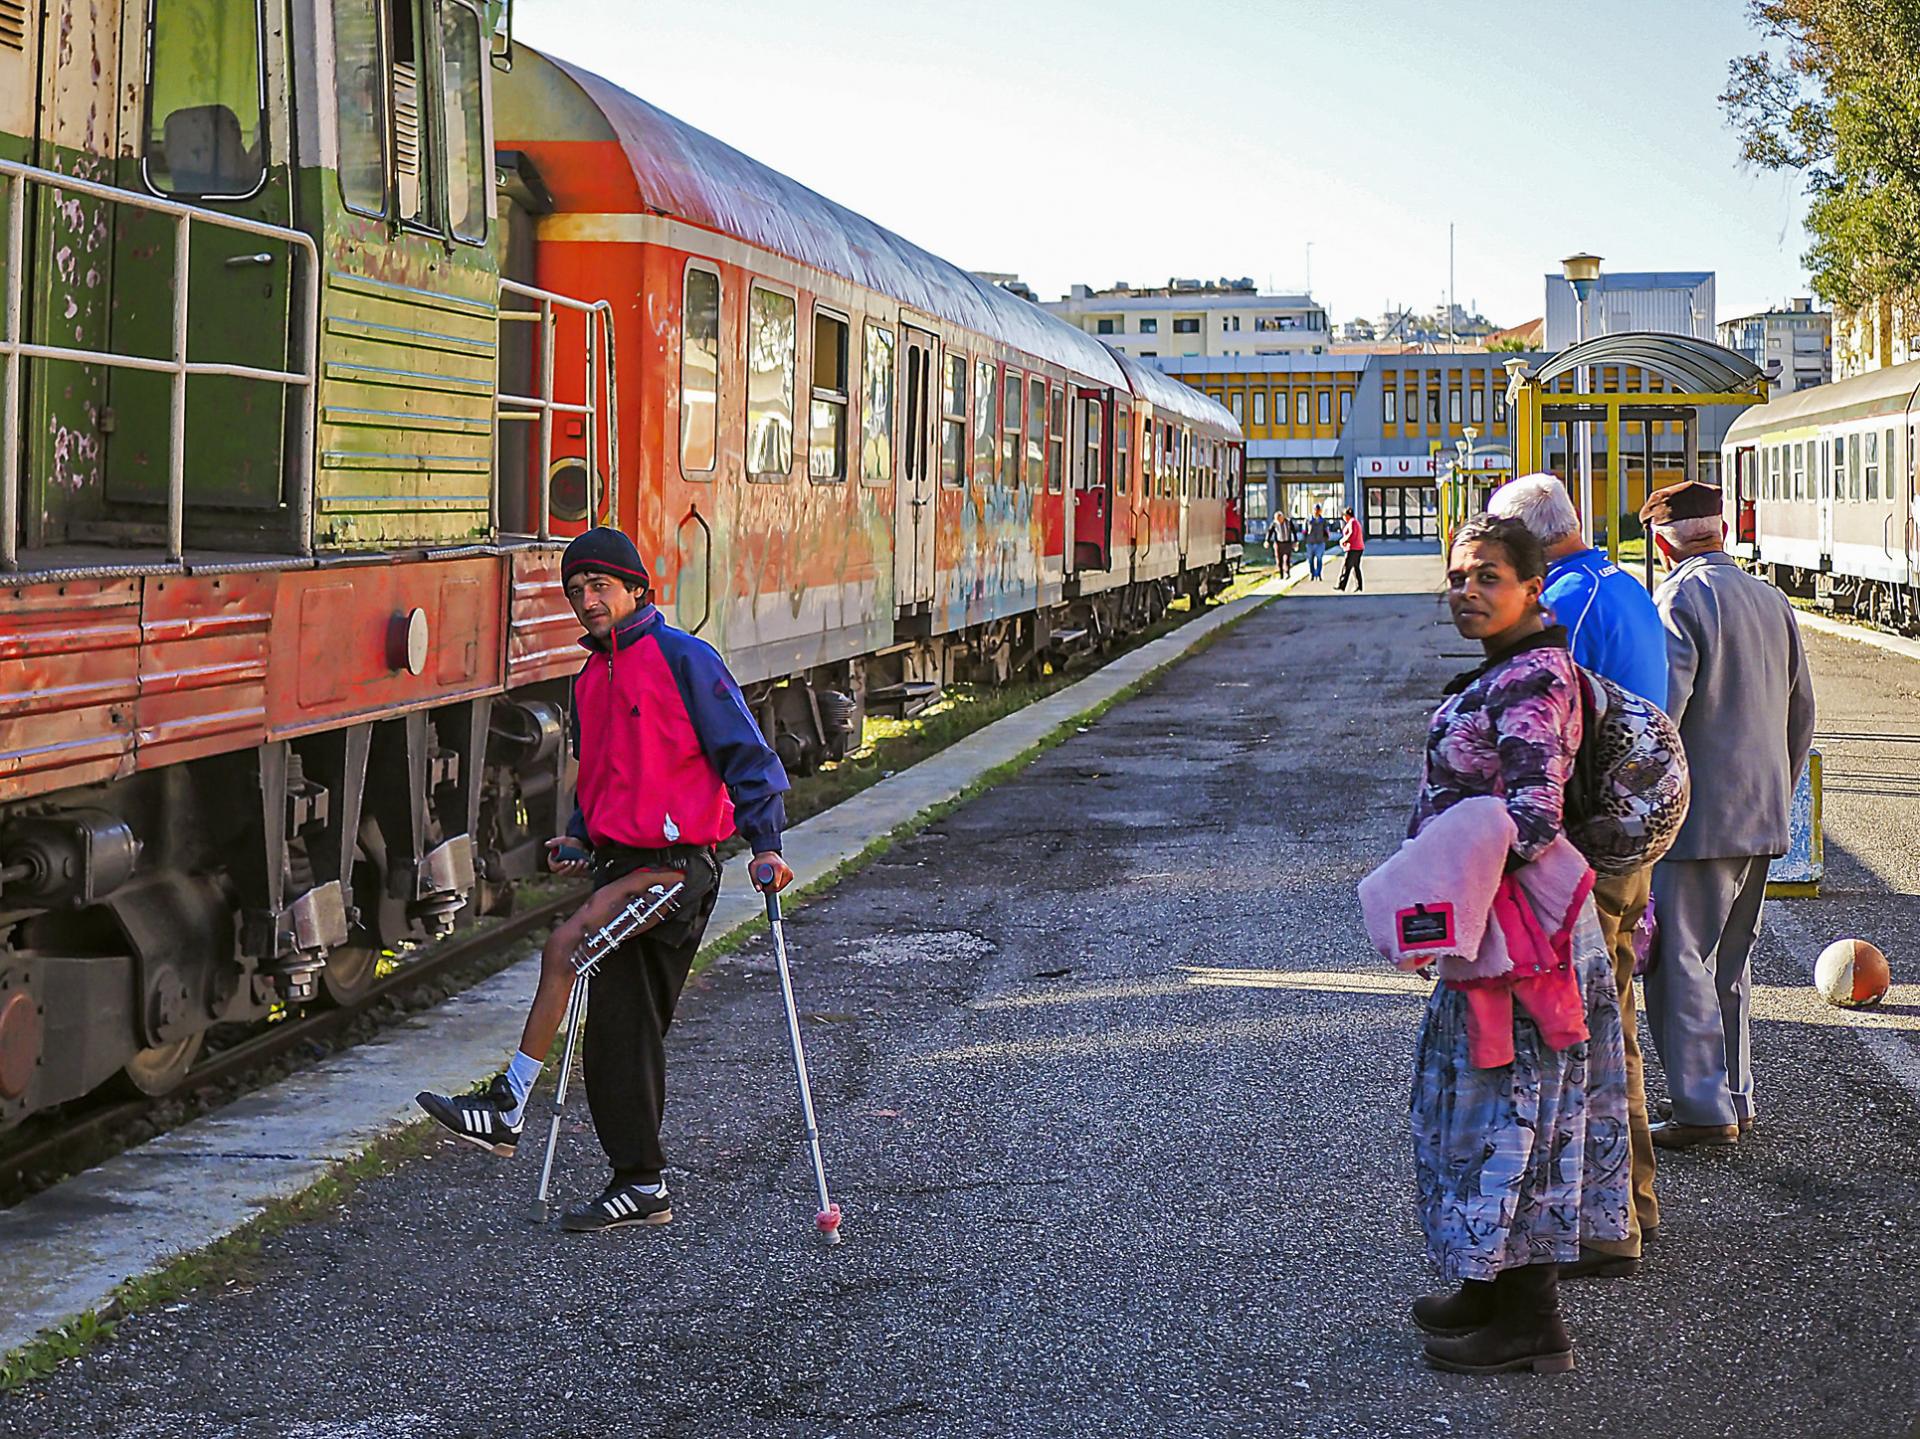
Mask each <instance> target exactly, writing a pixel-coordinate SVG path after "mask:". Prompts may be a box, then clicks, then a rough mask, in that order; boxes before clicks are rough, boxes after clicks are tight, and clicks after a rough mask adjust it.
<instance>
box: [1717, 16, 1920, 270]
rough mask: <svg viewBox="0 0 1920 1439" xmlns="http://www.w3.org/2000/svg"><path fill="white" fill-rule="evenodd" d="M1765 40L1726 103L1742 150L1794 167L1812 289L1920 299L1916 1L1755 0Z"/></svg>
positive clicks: (1732, 83)
mask: <svg viewBox="0 0 1920 1439" xmlns="http://www.w3.org/2000/svg"><path fill="white" fill-rule="evenodd" d="M1747 10H1748V14H1749V17H1750V18H1751V19H1752V21H1753V23H1754V25H1755V27H1756V28H1757V29H1758V30H1759V31H1760V33H1761V35H1762V37H1763V41H1762V43H1763V47H1764V48H1762V49H1761V50H1759V51H1758V52H1756V53H1754V54H1752V55H1744V56H1741V57H1740V58H1739V59H1736V60H1734V61H1733V62H1731V64H1730V65H1729V66H1728V76H1727V88H1726V90H1725V91H1724V92H1723V93H1722V94H1721V96H1720V104H1721V107H1722V109H1723V110H1724V112H1725V114H1726V116H1727V120H1728V122H1729V123H1730V124H1731V125H1732V126H1733V128H1734V130H1735V132H1736V133H1737V134H1738V135H1739V136H1740V148H1741V155H1742V157H1743V158H1744V159H1745V160H1746V161H1747V162H1748V163H1750V164H1753V165H1755V166H1758V167H1759V168H1761V169H1766V170H1798V171H1801V172H1802V173H1803V174H1804V175H1805V176H1806V183H1807V189H1808V192H1809V194H1810V196H1811V198H1812V203H1811V205H1810V206H1809V208H1808V211H1807V230H1808V233H1809V234H1810V235H1811V236H1812V240H1813V243H1812V246H1811V247H1810V248H1809V249H1808V250H1807V252H1806V254H1805V255H1804V256H1803V257H1802V258H1803V262H1804V263H1805V264H1806V266H1807V269H1808V271H1809V272H1810V273H1811V274H1812V277H1813V284H1814V288H1815V289H1817V290H1818V291H1819V292H1820V293H1821V294H1822V295H1823V296H1825V297H1826V298H1827V299H1829V300H1832V301H1834V302H1836V303H1838V304H1840V305H1843V306H1846V307H1849V308H1858V307H1861V306H1864V305H1866V304H1867V303H1868V302H1870V301H1873V300H1877V299H1882V298H1885V297H1889V296H1891V297H1895V298H1909V297H1912V296H1914V295H1916V294H1920V0H1748V5H1747Z"/></svg>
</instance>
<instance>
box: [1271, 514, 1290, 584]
mask: <svg viewBox="0 0 1920 1439" xmlns="http://www.w3.org/2000/svg"><path fill="white" fill-rule="evenodd" d="M1267 541H1268V543H1269V544H1271V545H1272V546H1273V562H1274V563H1275V564H1276V565H1278V566H1279V567H1280V574H1281V575H1282V577H1285V576H1286V575H1290V574H1292V573H1293V519H1292V517H1291V516H1288V515H1278V516H1276V517H1275V518H1274V521H1273V523H1272V524H1271V525H1269V526H1268V527H1267Z"/></svg>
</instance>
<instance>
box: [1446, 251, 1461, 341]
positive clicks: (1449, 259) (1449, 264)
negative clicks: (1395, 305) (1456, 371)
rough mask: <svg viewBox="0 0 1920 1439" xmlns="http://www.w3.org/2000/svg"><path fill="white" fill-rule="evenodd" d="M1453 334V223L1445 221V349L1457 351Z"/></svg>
mask: <svg viewBox="0 0 1920 1439" xmlns="http://www.w3.org/2000/svg"><path fill="white" fill-rule="evenodd" d="M1459 347H1460V346H1459V342H1458V340H1456V339H1455V337H1454V333H1453V221H1451V220H1449V221H1447V348H1448V349H1449V350H1457V349H1458V348H1459Z"/></svg>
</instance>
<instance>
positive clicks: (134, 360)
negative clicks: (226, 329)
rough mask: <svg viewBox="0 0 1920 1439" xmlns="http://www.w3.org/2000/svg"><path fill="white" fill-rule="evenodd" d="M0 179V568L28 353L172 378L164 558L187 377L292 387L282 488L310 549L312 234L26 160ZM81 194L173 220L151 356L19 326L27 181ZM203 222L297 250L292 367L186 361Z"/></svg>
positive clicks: (181, 468) (15, 481)
mask: <svg viewBox="0 0 1920 1439" xmlns="http://www.w3.org/2000/svg"><path fill="white" fill-rule="evenodd" d="M0 178H4V180H5V181H6V185H7V238H6V302H5V313H4V320H0V365H4V366H5V374H4V378H3V379H0V570H17V569H18V568H19V567H20V551H19V535H20V406H21V391H22V388H23V387H22V386H21V383H20V380H21V375H22V372H23V370H24V368H25V366H26V362H27V361H28V360H66V361H70V362H73V363H77V364H84V365H99V366H102V367H104V368H107V369H116V370H143V371H146V372H148V373H150V374H162V375H168V376H171V377H172V383H171V387H170V391H169V396H168V401H169V405H168V424H167V559H168V560H169V561H170V562H172V563H175V564H178V563H180V562H181V560H182V553H181V552H182V535H183V531H184V528H185V508H186V451H187V444H186V437H187V381H189V380H191V379H193V378H194V377H195V376H198V375H225V376H228V377H230V378H233V379H240V380H263V381H267V382H270V383H277V384H280V385H285V386H292V387H295V388H298V389H299V390H300V392H301V395H300V403H299V404H298V405H296V406H294V407H293V409H294V435H293V443H292V444H291V445H290V446H289V453H290V454H291V456H292V466H293V472H292V475H291V476H290V478H291V479H292V482H293V484H292V492H291V494H290V496H289V500H290V508H291V517H292V523H293V534H292V541H293V547H294V549H295V550H296V551H297V552H298V553H299V554H302V555H309V554H312V553H313V532H312V525H311V517H312V511H313V411H314V357H315V354H316V352H317V347H316V345H315V337H316V335H317V334H318V332H319V325H320V267H319V263H318V255H317V252H316V251H315V248H314V244H313V241H312V240H311V239H310V238H309V237H308V236H306V235H304V234H302V233H301V232H300V231H298V230H289V229H287V228H285V227H284V226H281V225H268V224H264V223H262V222H261V221H258V220H247V219H242V218H240V217H239V216H237V215H223V214H221V213H220V212H219V211H217V210H206V209H202V208H200V207H199V206H197V205H183V204H181V203H179V202H178V201H176V200H162V199H159V198H158V197H156V196H152V195H142V194H139V193H137V192H135V191H132V190H122V189H119V188H117V187H115V186H112V185H102V184H99V183H97V182H95V181H92V180H82V179H80V178H78V177H77V176H73V175H60V174H56V173H55V172H54V171H52V170H43V169H40V168H39V167H38V166H34V165H23V164H20V163H18V162H16V161H12V160H0ZM29 185H34V186H38V187H40V188H41V189H43V190H46V191H50V192H54V193H60V194H68V195H85V196H89V197H91V198H93V199H96V200H106V201H110V202H111V203H113V204H116V205H129V206H132V207H133V208H134V209H138V210H145V211H147V212H149V213H150V214H155V215H164V216H167V217H168V218H170V219H171V220H172V221H173V236H174V241H173V245H174V248H173V337H172V345H171V354H170V355H169V356H168V357H167V358H165V359H161V358H159V357H157V356H150V355H123V354H117V353H114V352H112V351H107V350H88V349H82V348H80V347H78V346H73V345H43V344H37V343H33V342H30V341H29V340H28V339H27V338H26V334H25V329H24V326H25V303H24V301H25V294H24V292H25V286H26V278H25V271H26V264H25V261H26V214H27V204H26V201H27V187H28V186H29ZM196 224H199V225H212V226H214V227H216V228H218V229H223V230H237V231H239V232H240V233H242V234H246V235H258V236H260V237H261V238H262V239H268V240H280V241H284V242H285V243H286V244H287V245H288V247H289V253H291V254H297V255H299V256H300V257H301V267H300V268H301V270H302V281H303V288H304V292H305V294H304V303H303V305H302V307H301V313H300V316H299V319H298V321H297V322H296V323H295V324H294V326H293V328H292V337H293V340H294V341H295V345H296V348H295V349H294V350H293V351H292V352H291V355H290V358H294V359H295V360H296V362H297V363H298V364H299V365H300V366H301V368H299V369H297V370H295V369H288V370H269V369H262V368H260V367H258V366H254V365H229V364H221V363H215V362H210V361H204V360H193V359H190V358H189V357H188V355H187V321H188V317H189V315H190V314H191V311H192V294H191V289H192V287H191V284H190V282H189V273H190V272H189V270H188V263H189V260H190V258H191V255H192V238H193V227H194V226H195V225H196Z"/></svg>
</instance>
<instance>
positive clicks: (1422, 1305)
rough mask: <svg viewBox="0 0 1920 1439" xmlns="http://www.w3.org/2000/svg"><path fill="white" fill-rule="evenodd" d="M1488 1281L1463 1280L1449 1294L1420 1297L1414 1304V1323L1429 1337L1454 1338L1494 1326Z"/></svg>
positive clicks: (1490, 1287) (1490, 1288) (1492, 1299)
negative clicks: (1489, 1325) (1435, 1335)
mask: <svg viewBox="0 0 1920 1439" xmlns="http://www.w3.org/2000/svg"><path fill="white" fill-rule="evenodd" d="M1493 1315H1494V1287H1493V1283H1492V1281H1491V1280H1487V1279H1465V1280H1462V1281H1461V1283H1460V1287H1459V1288H1458V1289H1456V1290H1454V1291H1453V1293H1451V1294H1423V1295H1421V1296H1420V1297H1419V1298H1418V1299H1416V1300H1414V1301H1413V1322H1414V1323H1415V1324H1417V1325H1419V1326H1420V1327H1421V1328H1422V1329H1424V1330H1426V1331H1427V1333H1429V1334H1438V1335H1441V1336H1442V1337H1445V1338H1453V1337H1456V1336H1458V1335H1461V1334H1471V1333H1473V1331H1474V1330H1476V1329H1479V1328H1481V1327H1483V1326H1484V1325H1487V1324H1490V1323H1492V1322H1493Z"/></svg>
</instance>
